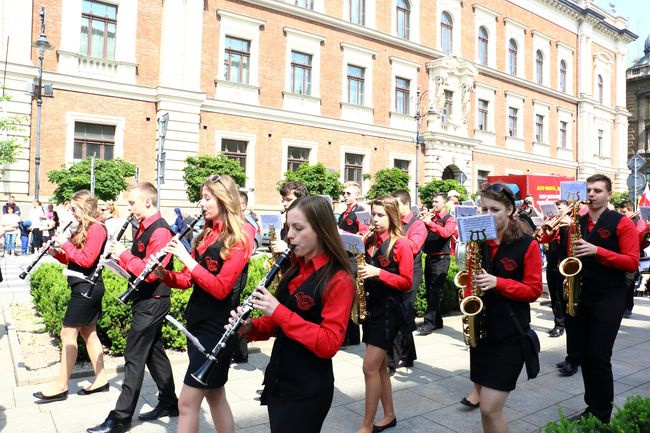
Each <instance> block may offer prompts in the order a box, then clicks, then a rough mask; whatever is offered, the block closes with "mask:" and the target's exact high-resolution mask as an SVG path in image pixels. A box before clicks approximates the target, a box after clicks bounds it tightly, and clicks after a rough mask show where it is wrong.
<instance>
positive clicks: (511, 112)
mask: <svg viewBox="0 0 650 433" xmlns="http://www.w3.org/2000/svg"><path fill="white" fill-rule="evenodd" d="M517 111H518V110H517V109H516V108H513V107H508V135H509V136H510V137H516V136H517Z"/></svg>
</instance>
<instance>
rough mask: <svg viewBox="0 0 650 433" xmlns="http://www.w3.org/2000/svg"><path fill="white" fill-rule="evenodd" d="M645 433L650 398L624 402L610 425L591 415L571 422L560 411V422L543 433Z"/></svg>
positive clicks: (649, 418) (648, 426)
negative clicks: (595, 432)
mask: <svg viewBox="0 0 650 433" xmlns="http://www.w3.org/2000/svg"><path fill="white" fill-rule="evenodd" d="M597 429H599V430H600V431H601V432H603V433H645V432H648V431H650V397H640V396H638V395H635V396H632V397H630V398H628V399H627V400H626V401H625V405H624V406H623V408H621V409H619V410H618V411H617V412H616V413H615V414H614V416H613V417H612V421H611V423H610V424H603V423H601V422H600V421H599V420H598V419H597V418H595V417H594V416H593V415H590V416H589V417H588V418H585V419H582V420H577V421H571V420H569V419H567V418H566V417H565V416H564V414H563V413H562V411H560V420H559V421H557V422H551V423H549V424H547V425H546V427H544V433H591V432H594V431H598V430H597Z"/></svg>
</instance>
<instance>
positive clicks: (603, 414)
mask: <svg viewBox="0 0 650 433" xmlns="http://www.w3.org/2000/svg"><path fill="white" fill-rule="evenodd" d="M580 233H581V234H582V238H583V239H584V240H585V241H587V242H589V243H591V244H593V245H596V246H597V247H598V250H597V253H596V255H594V256H587V257H581V258H580V260H581V261H582V272H581V273H580V276H581V285H582V290H581V291H580V299H579V307H578V314H577V316H576V317H574V318H571V320H575V321H576V329H577V334H578V336H577V341H578V342H579V344H580V346H579V350H580V353H581V359H582V379H583V382H584V387H585V403H587V411H588V412H589V413H592V414H593V415H595V416H596V417H597V418H599V419H600V420H601V421H603V422H609V419H610V417H611V414H612V402H613V401H614V379H613V376H612V364H611V357H612V348H613V347H614V342H615V340H616V334H617V333H618V328H619V327H620V325H621V320H622V318H623V311H624V310H625V273H626V272H634V271H635V270H637V269H638V266H639V236H638V233H637V232H636V229H635V227H634V223H633V222H632V221H631V220H630V219H629V218H624V217H623V216H622V215H621V214H619V213H618V212H614V211H611V210H608V209H606V210H605V211H604V212H603V213H602V214H601V215H600V216H599V217H598V221H597V222H596V223H595V224H594V222H593V221H592V220H591V218H590V217H589V214H587V215H584V216H582V217H580ZM569 318H570V316H567V319H569Z"/></svg>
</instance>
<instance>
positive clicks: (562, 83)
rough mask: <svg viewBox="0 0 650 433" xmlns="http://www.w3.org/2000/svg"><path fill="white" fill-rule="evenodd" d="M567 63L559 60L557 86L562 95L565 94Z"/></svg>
mask: <svg viewBox="0 0 650 433" xmlns="http://www.w3.org/2000/svg"><path fill="white" fill-rule="evenodd" d="M567 71H568V67H567V63H566V61H565V60H564V59H562V60H560V77H559V84H560V91H561V92H563V93H566V91H567V90H566V88H567V86H566V80H567Z"/></svg>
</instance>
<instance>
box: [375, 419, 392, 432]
mask: <svg viewBox="0 0 650 433" xmlns="http://www.w3.org/2000/svg"><path fill="white" fill-rule="evenodd" d="M396 425H397V417H395V418H393V420H392V421H391V422H389V423H388V424H386V425H376V424H373V426H372V433H379V432H380V431H384V430H386V429H389V428H393V427H395V426H396Z"/></svg>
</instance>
